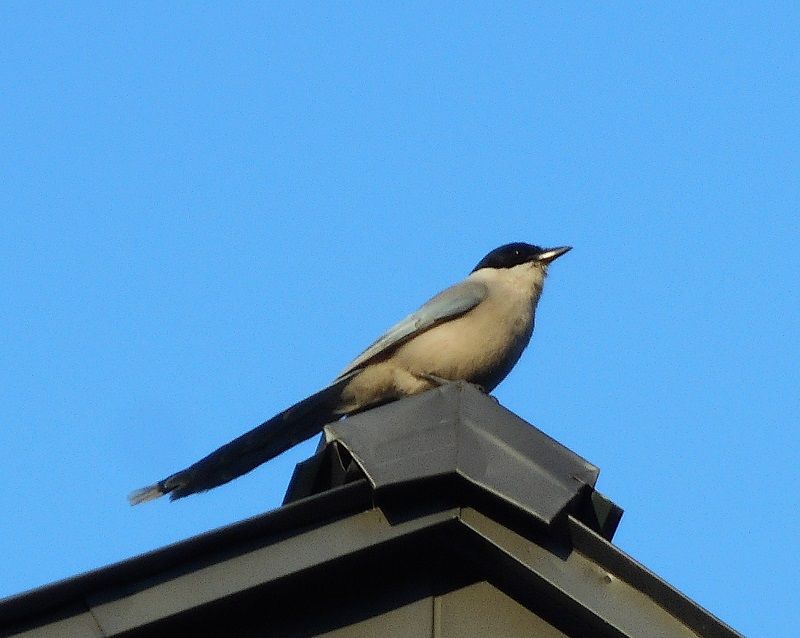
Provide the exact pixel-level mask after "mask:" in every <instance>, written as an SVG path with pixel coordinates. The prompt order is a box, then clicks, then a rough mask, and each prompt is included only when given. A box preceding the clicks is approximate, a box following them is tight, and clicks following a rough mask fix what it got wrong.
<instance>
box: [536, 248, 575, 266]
mask: <svg viewBox="0 0 800 638" xmlns="http://www.w3.org/2000/svg"><path fill="white" fill-rule="evenodd" d="M570 250H572V246H559V247H558V248H546V249H545V250H543V251H542V252H541V253H540V254H539V257H538V258H537V261H539V262H540V263H543V264H549V263H550V262H551V261H554V260H556V259H558V258H559V257H561V255H563V254H564V253H568V252H569V251H570Z"/></svg>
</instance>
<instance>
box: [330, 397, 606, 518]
mask: <svg viewBox="0 0 800 638" xmlns="http://www.w3.org/2000/svg"><path fill="white" fill-rule="evenodd" d="M325 438H326V441H327V442H328V443H331V442H333V441H337V442H338V443H339V444H341V445H343V446H344V447H345V448H346V449H347V450H348V452H349V453H350V454H351V455H352V456H353V458H354V459H355V460H356V462H357V463H358V464H359V466H360V467H361V468H362V469H363V471H364V473H365V475H366V476H367V478H368V480H369V481H370V482H371V484H372V485H373V487H374V488H375V490H376V491H378V492H379V491H381V490H383V489H386V488H388V487H392V486H398V485H402V484H406V483H411V482H415V481H419V480H424V479H430V478H435V477H441V476H445V475H448V474H456V475H459V476H461V477H463V478H464V479H466V480H467V481H469V482H470V483H472V484H474V485H476V486H478V487H479V488H481V489H483V490H485V491H487V492H489V493H491V494H493V495H495V496H497V497H498V498H500V499H502V500H504V501H506V502H508V503H510V504H512V505H514V506H516V507H518V508H520V509H522V510H523V511H525V512H527V513H528V514H530V515H532V516H534V517H535V518H537V519H538V520H540V521H541V522H544V523H545V524H546V525H550V524H552V523H553V521H554V520H555V519H556V517H559V516H560V515H562V514H563V513H564V512H565V511H566V510H567V509H568V508H570V507H571V505H572V504H573V502H574V501H575V499H576V498H578V497H579V495H581V494H583V493H585V492H586V491H587V488H588V490H589V491H591V489H593V488H594V485H595V483H596V480H597V477H598V474H599V469H598V468H597V467H596V466H594V465H592V464H591V463H589V462H588V461H586V460H585V459H583V458H581V457H580V456H579V455H577V454H576V453H575V452H573V451H571V450H569V449H568V448H566V447H565V446H563V445H562V444H560V443H559V442H558V441H556V440H555V439H553V438H552V437H550V436H548V435H546V434H545V433H544V432H542V431H541V430H538V429H537V428H536V427H535V426H533V425H531V424H530V423H528V422H526V421H524V420H523V419H521V418H520V417H519V416H517V415H516V414H514V413H513V412H511V411H510V410H508V409H506V408H505V407H503V406H502V405H500V404H499V403H498V402H497V401H496V400H495V399H494V398H493V397H490V396H488V395H486V394H485V393H483V392H481V391H480V390H478V389H477V388H476V387H475V386H473V385H471V384H469V383H466V382H453V383H448V384H444V385H442V386H440V387H438V388H435V389H433V390H430V391H428V392H424V393H422V394H418V395H414V396H411V397H407V398H404V399H402V400H400V401H396V402H393V403H389V404H386V405H384V406H381V407H378V408H374V409H372V410H369V411H366V412H363V413H361V414H357V415H355V416H352V417H349V418H347V419H344V420H342V421H338V422H336V423H331V424H329V425H327V426H325Z"/></svg>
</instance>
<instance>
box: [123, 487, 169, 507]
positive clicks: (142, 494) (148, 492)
mask: <svg viewBox="0 0 800 638" xmlns="http://www.w3.org/2000/svg"><path fill="white" fill-rule="evenodd" d="M159 496H164V492H162V491H161V488H160V487H159V485H158V483H156V484H155V485H149V486H147V487H143V488H142V489H140V490H134V491H133V492H131V493H130V494H128V502H129V503H130V504H131V505H138V504H139V503H147V501H152V500H153V499H156V498H158V497H159Z"/></svg>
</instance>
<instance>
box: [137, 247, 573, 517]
mask: <svg viewBox="0 0 800 638" xmlns="http://www.w3.org/2000/svg"><path fill="white" fill-rule="evenodd" d="M569 250H571V246H560V247H557V248H542V247H540V246H536V245H533V244H528V243H525V242H514V243H509V244H505V245H503V246H500V247H499V248H496V249H494V250H492V251H491V252H489V253H488V254H487V255H486V256H485V257H483V259H481V260H480V261H479V262H478V264H477V265H476V266H475V268H473V269H472V272H470V274H469V275H468V276H467V277H466V279H463V280H462V281H461V282H459V283H457V284H455V285H453V286H451V287H449V288H447V289H445V290H444V291H442V292H440V293H439V294H437V295H436V296H435V297H432V298H431V299H430V300H429V301H427V302H426V303H425V304H423V305H422V306H421V307H420V308H419V309H418V310H417V311H416V312H413V313H412V314H410V315H408V316H407V317H406V318H405V319H403V320H402V321H400V322H398V323H397V324H395V325H394V326H392V327H391V328H389V329H388V330H387V331H386V332H385V333H384V334H383V335H381V336H380V337H379V338H378V339H377V340H376V341H375V342H374V343H372V345H370V346H369V347H368V348H367V349H366V350H364V351H363V352H362V353H361V354H360V355H358V356H357V357H356V358H355V359H354V360H353V361H352V362H351V363H350V364H349V365H348V366H347V367H346V368H345V369H344V370H343V371H342V372H341V373H340V374H339V376H338V377H336V378H335V379H334V380H333V381H332V382H331V384H330V385H328V386H326V387H325V388H323V389H322V390H320V391H319V392H316V393H315V394H312V395H311V396H309V397H307V398H305V399H303V400H301V401H299V402H298V403H296V404H294V405H293V406H291V407H289V408H287V409H286V410H283V411H282V412H279V413H278V414H276V415H275V416H273V417H272V418H271V419H269V420H267V421H265V422H264V423H262V424H261V425H258V426H256V427H255V428H253V429H252V430H250V431H249V432H246V433H245V434H243V435H241V436H239V437H238V438H236V439H234V440H232V441H230V442H229V443H226V444H225V445H223V446H221V447H220V448H218V449H217V450H215V451H213V452H211V453H210V454H209V455H208V456H206V457H204V458H203V459H201V460H199V461H197V462H196V463H194V464H192V465H190V466H189V467H187V468H185V469H183V470H180V471H179V472H176V473H174V474H171V475H170V476H168V477H166V478H164V479H162V480H160V481H158V482H157V483H154V484H153V485H149V486H147V487H143V488H141V489H138V490H135V491H134V492H131V494H130V495H129V496H128V500H129V502H130V503H131V505H137V504H139V503H144V502H146V501H150V500H153V499H156V498H158V497H160V496H164V495H167V494H168V495H169V497H170V500H175V499H179V498H183V497H185V496H188V495H190V494H195V493H198V492H204V491H206V490H210V489H212V488H214V487H217V486H219V485H222V484H224V483H227V482H228V481H231V480H233V479H235V478H237V477H239V476H241V475H243V474H246V473H247V472H249V471H251V470H253V469H254V468H256V467H258V466H259V465H261V464H262V463H265V462H266V461H268V460H270V459H272V458H274V457H275V456H278V455H279V454H281V453H282V452H284V451H285V450H287V449H289V448H291V447H293V446H294V445H296V444H298V443H300V442H301V441H304V440H306V439H308V438H310V437H312V436H314V435H315V434H317V433H319V432H321V431H322V429H323V427H324V426H325V425H326V424H328V423H331V422H334V421H337V420H339V419H341V418H342V417H347V416H349V415H353V414H356V413H358V412H362V411H364V410H368V409H370V408H373V407H377V406H379V405H383V404H386V403H389V402H391V401H396V400H399V399H402V398H403V397H407V396H411V395H414V394H418V393H420V392H425V391H426V390H430V389H433V388H435V387H437V386H440V385H442V384H444V383H449V382H455V381H467V382H469V383H472V384H474V385H476V386H478V387H480V388H481V389H482V390H483V391H484V392H486V393H489V392H491V391H492V390H493V389H494V388H495V387H496V386H497V385H498V384H499V383H500V382H501V381H502V380H503V379H504V378H505V377H506V376H507V375H508V373H509V372H510V371H511V369H512V368H513V367H514V365H515V364H516V363H517V361H518V360H519V358H520V356H521V355H522V352H523V350H525V348H526V347H527V345H528V343H529V341H530V339H531V336H532V334H533V327H534V318H535V312H536V306H537V304H538V302H539V297H540V296H541V294H542V287H543V285H544V280H545V277H546V276H547V269H548V266H549V264H550V263H551V262H552V261H554V260H555V259H557V258H558V257H560V256H561V255H563V254H565V253H566V252H568V251H569Z"/></svg>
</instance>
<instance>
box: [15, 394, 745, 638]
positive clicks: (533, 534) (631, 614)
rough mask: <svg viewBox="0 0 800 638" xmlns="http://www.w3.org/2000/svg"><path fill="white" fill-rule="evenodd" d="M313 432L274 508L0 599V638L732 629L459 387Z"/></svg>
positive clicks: (579, 479) (731, 636)
mask: <svg viewBox="0 0 800 638" xmlns="http://www.w3.org/2000/svg"><path fill="white" fill-rule="evenodd" d="M376 428H377V429H378V431H377V433H376V431H375V430H376ZM326 437H327V441H323V443H322V444H321V446H320V448H319V449H318V451H317V453H316V454H315V455H314V456H313V457H312V458H311V459H309V460H307V461H305V462H303V463H301V464H299V465H298V468H297V469H296V471H295V475H294V477H293V479H292V482H291V485H290V487H289V490H288V492H287V497H286V501H287V504H286V505H284V506H283V507H281V508H279V509H277V510H274V511H272V512H269V513H267V514H264V515H261V516H258V517H255V518H252V519H249V520H246V521H242V522H240V523H237V524H235V525H231V526H228V527H225V528H222V529H219V530H215V531H212V532H209V533H207V534H203V535H200V536H197V537H195V538H190V539H188V540H186V541H183V542H181V543H177V544H175V545H172V546H169V547H165V548H163V549H160V550H157V551H154V552H151V553H149V554H146V555H143V556H138V557H135V558H132V559H130V560H127V561H125V562H123V563H119V564H116V565H111V566H109V567H106V568H103V569H100V570H96V571H94V572H90V573H88V574H84V575H81V576H77V577H75V578H72V579H69V580H66V581H62V582H59V583H54V584H52V585H48V586H46V587H43V588H41V589H38V590H35V591H32V592H28V593H26V594H22V595H20V596H16V597H13V598H10V599H7V600H5V601H0V636H12V635H14V636H17V635H19V636H25V637H26V638H44V637H46V636H75V637H76V638H83V637H99V636H103V637H105V636H125V637H126V638H135V637H154V636H164V635H193V636H198V637H203V636H209V637H210V636H219V635H229V636H266V635H269V636H276V637H281V636H286V637H288V636H316V635H323V634H324V635H325V636H328V637H330V638H334V637H340V638H343V637H345V636H372V635H380V636H383V637H386V638H391V637H392V636H403V638H407V637H408V636H426V637H427V636H437V638H448V637H455V636H458V637H459V638H472V637H474V638H478V637H479V636H496V635H503V636H510V637H516V636H519V637H520V638H522V637H523V636H530V635H537V636H549V637H553V638H563V637H566V636H570V637H575V636H593V637H594V636H596V637H599V638H604V637H607V638H645V637H646V638H651V637H652V636H664V637H670V638H671V637H675V638H691V637H698V636H702V637H704V638H705V637H708V638H737V637H738V636H739V635H738V634H737V633H736V632H735V631H733V630H732V629H730V628H729V627H727V626H726V625H725V624H724V623H722V622H721V621H719V620H718V619H716V618H715V617H714V616H712V615H711V614H709V613H708V612H707V611H705V610H704V609H702V608H701V607H699V606H698V605H696V604H695V603H693V602H692V601H691V600H689V599H688V598H686V597H685V596H683V595H682V594H680V592H677V591H676V590H674V589H673V588H672V587H670V586H669V585H668V584H667V583H665V582H664V581H662V580H661V579H659V578H658V577H657V576H655V575H654V574H652V573H651V572H649V571H647V570H646V569H645V568H644V567H642V566H641V565H639V564H638V563H636V561H634V560H633V559H631V558H630V557H629V556H627V555H625V554H624V553H623V552H621V551H620V550H619V549H617V548H616V547H614V546H613V545H612V544H611V543H610V542H609V541H610V538H611V535H612V534H613V531H614V529H615V528H616V525H617V523H618V522H619V517H620V516H621V510H620V509H619V508H618V507H617V506H616V505H614V504H613V503H612V502H611V501H609V500H608V499H606V498H605V497H603V496H602V495H601V494H599V493H598V492H596V491H594V489H593V488H594V483H595V480H596V478H597V468H595V467H594V466H593V465H591V464H589V463H587V462H586V461H584V460H583V459H581V458H580V457H578V456H577V455H575V454H574V453H573V452H570V451H569V450H567V449H566V448H564V447H563V446H561V445H560V444H558V443H557V442H555V441H553V440H552V439H551V438H550V437H547V436H546V435H544V434H543V433H541V432H539V431H538V430H536V429H535V428H534V427H533V426H531V425H529V424H527V423H525V422H524V421H522V420H520V419H519V418H518V417H516V416H515V415H513V414H511V413H510V412H508V411H507V410H505V409H504V408H502V407H501V406H499V405H498V404H497V403H496V402H495V401H494V400H493V399H491V398H489V397H486V396H485V395H483V394H482V393H480V392H478V391H477V390H475V389H474V388H472V387H471V386H468V385H466V384H451V385H448V386H444V387H442V388H439V389H437V390H434V391H431V392H428V393H426V394H423V395H419V396H417V397H413V398H411V399H406V400H403V401H400V402H397V403H395V404H390V405H387V406H384V407H382V408H379V409H376V410H373V411H371V412H369V413H364V414H362V415H358V416H356V417H352V418H350V419H348V420H347V421H344V422H341V423H337V424H334V425H332V426H329V427H328V428H327V429H326ZM739 638H741V637H739Z"/></svg>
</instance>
